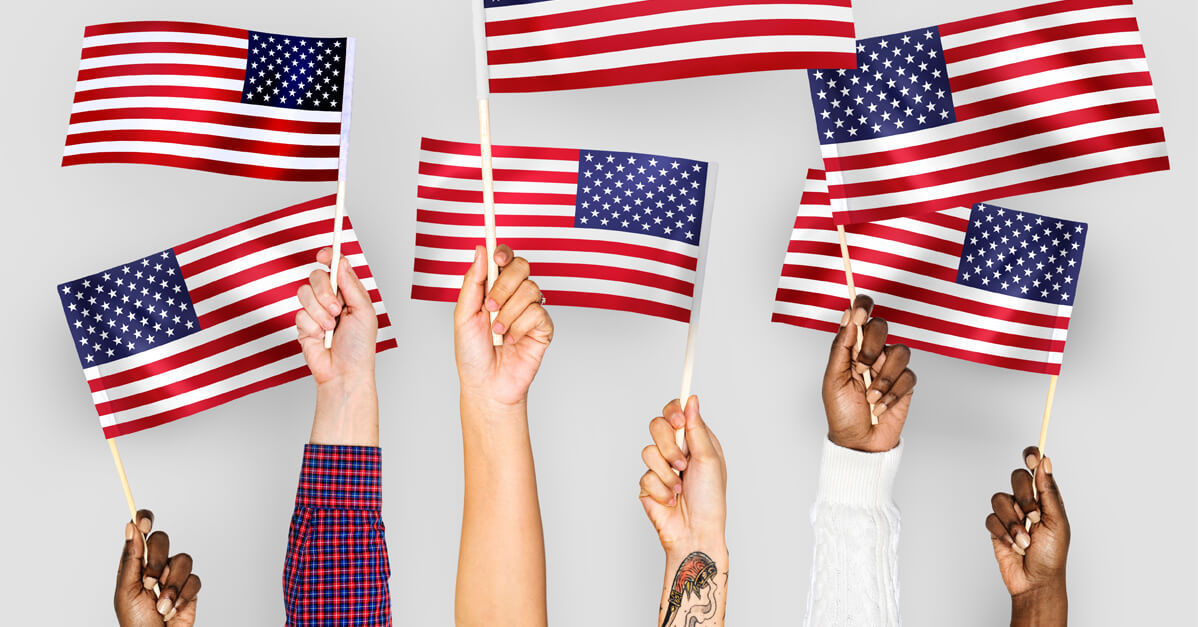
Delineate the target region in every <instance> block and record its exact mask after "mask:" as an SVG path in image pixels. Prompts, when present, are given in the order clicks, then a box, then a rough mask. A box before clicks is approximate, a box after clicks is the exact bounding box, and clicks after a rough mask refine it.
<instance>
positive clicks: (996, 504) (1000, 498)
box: [990, 492, 1011, 511]
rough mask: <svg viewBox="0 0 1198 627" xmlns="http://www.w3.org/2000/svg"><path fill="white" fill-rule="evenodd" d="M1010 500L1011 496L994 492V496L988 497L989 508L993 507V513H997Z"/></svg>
mask: <svg viewBox="0 0 1198 627" xmlns="http://www.w3.org/2000/svg"><path fill="white" fill-rule="evenodd" d="M1010 498H1011V495H1009V494H1007V493H1006V492H995V493H994V496H992V497H990V506H991V507H993V508H994V510H995V511H998V509H999V508H1000V507H1003V505H1004V504H1005V503H1006V502H1007V500H1008V499H1010Z"/></svg>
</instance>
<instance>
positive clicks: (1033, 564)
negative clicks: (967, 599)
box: [986, 446, 1069, 625]
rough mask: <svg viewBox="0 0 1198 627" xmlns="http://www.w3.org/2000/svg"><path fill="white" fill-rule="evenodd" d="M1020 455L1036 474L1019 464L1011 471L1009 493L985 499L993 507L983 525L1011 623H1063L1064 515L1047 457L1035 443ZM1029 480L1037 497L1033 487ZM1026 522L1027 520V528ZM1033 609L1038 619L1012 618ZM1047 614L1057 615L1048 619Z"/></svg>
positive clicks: (1066, 521)
mask: <svg viewBox="0 0 1198 627" xmlns="http://www.w3.org/2000/svg"><path fill="white" fill-rule="evenodd" d="M1023 458H1024V462H1025V463H1026V464H1027V467H1028V468H1029V469H1031V470H1033V471H1036V472H1035V475H1034V476H1033V475H1032V474H1031V473H1029V472H1028V471H1027V470H1023V469H1022V468H1020V469H1016V470H1015V471H1014V472H1013V473H1011V493H1006V492H999V493H997V494H995V495H994V496H993V497H992V498H991V499H990V505H991V508H992V509H993V510H994V511H993V513H991V514H990V515H988V516H987V517H986V529H987V530H989V531H990V539H991V540H992V541H993V543H994V557H995V559H997V560H998V570H999V572H1001V573H1002V580H1003V583H1004V584H1006V586H1007V590H1008V591H1009V592H1010V593H1011V599H1012V604H1013V605H1012V606H1013V608H1014V615H1013V616H1012V624H1053V625H1056V624H1060V625H1064V624H1065V622H1064V615H1065V611H1066V609H1067V607H1068V600H1067V598H1066V594H1065V558H1066V556H1067V555H1068V552H1069V519H1068V517H1066V515H1065V504H1064V502H1063V501H1062V500H1061V492H1060V490H1059V489H1058V488H1057V482H1056V479H1055V478H1054V477H1053V475H1052V460H1051V459H1049V458H1047V457H1045V458H1044V459H1043V460H1041V459H1040V452H1039V450H1038V449H1037V448H1036V447H1034V446H1030V447H1028V448H1026V449H1024V451H1023ZM1033 482H1034V483H1035V486H1036V491H1037V492H1038V493H1039V494H1038V495H1036V494H1034V493H1033V491H1032V484H1033ZM1037 496H1038V498H1037ZM1025 520H1030V521H1031V523H1032V524H1031V530H1030V531H1028V530H1027V529H1026V527H1025V522H1024V521H1025ZM1033 613H1034V614H1036V615H1038V616H1039V617H1040V620H1039V621H1032V622H1025V621H1019V620H1017V619H1019V618H1020V615H1030V614H1033ZM1046 615H1052V616H1055V617H1057V618H1056V620H1047V619H1046V618H1045V616H1046Z"/></svg>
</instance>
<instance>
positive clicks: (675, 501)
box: [669, 497, 678, 507]
mask: <svg viewBox="0 0 1198 627" xmlns="http://www.w3.org/2000/svg"><path fill="white" fill-rule="evenodd" d="M677 504H678V499H676V498H673V497H671V498H670V502H669V506H670V507H674V506H675V505H677Z"/></svg>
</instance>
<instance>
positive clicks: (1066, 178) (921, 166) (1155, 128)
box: [808, 0, 1169, 224]
mask: <svg viewBox="0 0 1198 627" xmlns="http://www.w3.org/2000/svg"><path fill="white" fill-rule="evenodd" d="M857 61H858V67H857V69H855V70H848V71H846V70H814V71H810V72H809V73H808V78H809V80H810V83H811V99H812V102H813V104H814V106H815V116H816V124H817V127H818V130H819V138H820V142H821V145H822V151H823V158H824V166H825V169H826V170H827V172H828V186H829V191H830V192H831V194H832V208H833V212H834V214H835V216H836V220H837V222H838V223H841V224H848V223H857V222H869V221H873V220H883V219H886V218H894V217H899V216H906V215H914V214H917V213H919V212H922V211H934V210H939V209H948V208H952V207H960V206H969V205H971V204H973V203H975V202H978V201H985V200H990V199H992V198H1004V197H1009V196H1015V195H1019V194H1026V193H1031V192H1039V191H1044V190H1049V189H1057V188H1062V187H1069V186H1073V185H1080V184H1083V183H1088V182H1092V181H1099V180H1104V179H1112V178H1117V177H1121V176H1129V175H1133V174H1140V173H1144V172H1153V171H1158V170H1167V169H1169V159H1168V157H1167V156H1166V152H1165V133H1164V129H1163V128H1162V127H1161V118H1160V113H1159V108H1158V106H1157V101H1156V93H1155V91H1154V90H1153V87H1152V77H1151V76H1149V73H1148V61H1147V59H1146V58H1145V56H1144V47H1143V45H1142V43H1141V41H1140V31H1139V29H1138V27H1137V24H1136V18H1135V14H1134V12H1133V10H1132V3H1131V0H1063V1H1061V2H1050V3H1048V4H1041V5H1037V6H1032V7H1027V8H1023V9H1017V10H1013V11H1005V12H1002V13H995V14H993V15H987V16H983V17H979V18H974V19H968V20H961V21H959V22H952V23H949V24H942V25H940V26H933V27H931V28H921V29H916V30H913V31H910V32H906V33H899V34H897V35H888V36H885V37H874V38H871V39H862V40H861V41H859V42H858V46H857Z"/></svg>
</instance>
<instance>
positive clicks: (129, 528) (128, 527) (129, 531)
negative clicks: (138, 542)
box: [125, 522, 133, 542]
mask: <svg viewBox="0 0 1198 627" xmlns="http://www.w3.org/2000/svg"><path fill="white" fill-rule="evenodd" d="M132 539H133V523H131V522H128V523H125V542H128V541H130V540H132Z"/></svg>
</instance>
